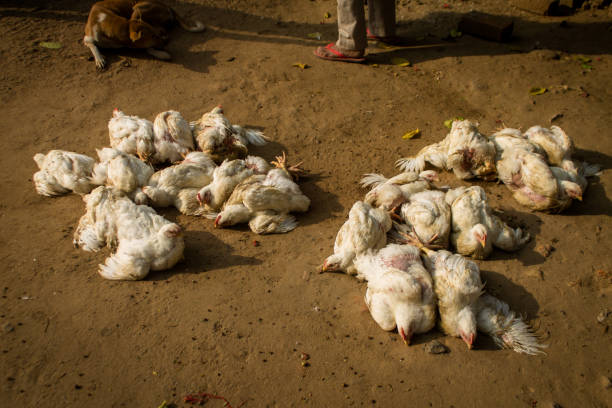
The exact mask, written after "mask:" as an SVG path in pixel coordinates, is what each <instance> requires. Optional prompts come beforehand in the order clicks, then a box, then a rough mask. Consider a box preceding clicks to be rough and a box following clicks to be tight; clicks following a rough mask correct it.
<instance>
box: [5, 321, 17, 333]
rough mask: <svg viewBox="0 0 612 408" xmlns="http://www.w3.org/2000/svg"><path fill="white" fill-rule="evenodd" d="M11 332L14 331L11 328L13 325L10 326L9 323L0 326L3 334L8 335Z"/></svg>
mask: <svg viewBox="0 0 612 408" xmlns="http://www.w3.org/2000/svg"><path fill="white" fill-rule="evenodd" d="M13 330H15V328H14V327H13V325H12V324H10V323H5V324H4V325H3V326H2V331H3V332H4V333H10V332H12V331H13Z"/></svg>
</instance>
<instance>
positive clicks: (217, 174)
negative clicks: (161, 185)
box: [196, 156, 271, 219]
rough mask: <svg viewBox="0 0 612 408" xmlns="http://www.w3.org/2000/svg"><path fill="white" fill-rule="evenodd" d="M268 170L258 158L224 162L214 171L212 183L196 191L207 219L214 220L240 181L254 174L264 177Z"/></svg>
mask: <svg viewBox="0 0 612 408" xmlns="http://www.w3.org/2000/svg"><path fill="white" fill-rule="evenodd" d="M270 169H271V166H270V164H269V163H268V162H267V161H266V160H264V159H263V158H261V157H259V156H247V158H246V159H245V160H239V159H237V160H231V161H230V160H225V161H223V163H221V165H220V166H219V167H217V168H216V169H215V170H214V172H213V180H212V182H211V183H210V184H208V185H207V186H204V187H203V188H201V189H200V191H198V193H197V194H196V197H197V200H198V201H199V203H200V205H201V206H203V207H204V209H205V212H207V213H208V215H207V217H209V218H213V219H214V218H216V217H217V215H218V214H217V212H218V211H219V210H220V209H221V207H222V206H223V203H225V201H226V200H227V199H228V197H229V196H230V195H231V194H232V191H234V188H235V187H236V186H237V185H238V184H239V183H240V182H241V181H243V180H244V179H246V178H248V177H250V176H252V175H254V174H255V175H257V174H259V175H265V174H267V173H268V171H269V170H270ZM262 180H263V179H262Z"/></svg>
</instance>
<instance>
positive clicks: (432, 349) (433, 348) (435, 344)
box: [423, 340, 450, 354]
mask: <svg viewBox="0 0 612 408" xmlns="http://www.w3.org/2000/svg"><path fill="white" fill-rule="evenodd" d="M423 348H424V349H425V351H426V352H428V353H430V354H445V353H448V352H450V350H449V349H448V347H446V346H445V345H444V344H442V343H440V342H439V341H438V340H432V341H430V342H429V343H427V344H425V345H424V346H423Z"/></svg>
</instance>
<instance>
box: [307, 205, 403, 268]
mask: <svg viewBox="0 0 612 408" xmlns="http://www.w3.org/2000/svg"><path fill="white" fill-rule="evenodd" d="M391 225H392V223H391V218H390V217H389V213H388V212H387V211H385V210H383V209H382V208H373V207H372V206H371V205H370V204H367V203H364V202H362V201H357V202H356V203H355V204H353V207H351V210H350V211H349V217H348V220H347V221H346V222H345V223H344V224H343V225H342V227H340V230H339V231H338V234H337V235H336V241H335V242H334V253H333V255H330V256H328V257H327V259H325V261H324V262H323V265H322V266H321V267H320V268H319V270H320V272H332V271H341V272H345V273H347V274H349V275H357V270H356V269H355V266H354V265H353V260H354V259H355V256H357V255H359V254H361V253H363V252H365V251H367V250H368V249H380V248H382V247H384V246H385V245H386V244H387V231H389V230H390V229H391ZM358 278H360V279H361V278H362V277H358Z"/></svg>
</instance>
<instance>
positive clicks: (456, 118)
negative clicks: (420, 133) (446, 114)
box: [444, 116, 464, 129]
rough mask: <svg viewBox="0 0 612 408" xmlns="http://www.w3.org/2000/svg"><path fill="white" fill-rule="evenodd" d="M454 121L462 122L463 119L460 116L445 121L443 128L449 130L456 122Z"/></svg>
mask: <svg viewBox="0 0 612 408" xmlns="http://www.w3.org/2000/svg"><path fill="white" fill-rule="evenodd" d="M456 120H459V121H461V120H464V119H463V117H461V116H456V117H454V118H452V119H447V120H445V121H444V126H445V127H447V128H449V129H450V128H452V127H453V122H454V121H456Z"/></svg>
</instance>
